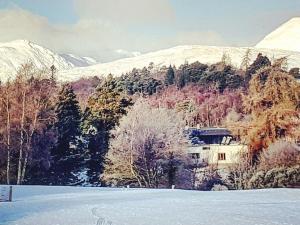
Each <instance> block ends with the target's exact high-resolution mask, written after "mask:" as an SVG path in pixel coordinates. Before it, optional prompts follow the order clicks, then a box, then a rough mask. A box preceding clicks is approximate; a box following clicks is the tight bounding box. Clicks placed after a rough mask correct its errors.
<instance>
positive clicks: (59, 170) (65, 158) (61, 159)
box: [51, 84, 83, 184]
mask: <svg viewBox="0 0 300 225" xmlns="http://www.w3.org/2000/svg"><path fill="white" fill-rule="evenodd" d="M55 113H56V117H57V121H56V123H55V125H54V126H55V128H56V131H57V144H56V147H55V148H54V149H53V151H52V159H53V160H54V162H53V166H52V168H51V172H52V175H54V177H53V180H52V184H76V183H77V182H78V180H77V177H76V173H78V172H79V171H80V165H81V162H82V160H83V158H82V157H83V154H82V153H81V151H80V147H79V143H78V140H79V138H78V137H80V135H81V130H80V122H81V112H80V107H79V103H78V101H77V99H76V95H75V93H74V91H73V89H72V87H71V86H70V85H68V84H67V85H64V86H63V87H62V89H61V91H60V92H59V96H58V100H57V103H56V107H55Z"/></svg>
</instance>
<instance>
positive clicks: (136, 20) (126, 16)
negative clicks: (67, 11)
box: [74, 0, 175, 24]
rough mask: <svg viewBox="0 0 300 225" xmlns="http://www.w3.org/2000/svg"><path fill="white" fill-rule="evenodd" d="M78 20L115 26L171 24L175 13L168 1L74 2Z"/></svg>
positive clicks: (115, 0)
mask: <svg viewBox="0 0 300 225" xmlns="http://www.w3.org/2000/svg"><path fill="white" fill-rule="evenodd" d="M74 3H75V10H76V12H77V13H78V15H79V16H80V18H87V19H93V20H101V21H109V22H112V23H116V24H124V23H125V24H141V23H142V24H145V23H151V24H153V23H165V22H172V21H173V20H174V18H175V12H174V9H173V7H172V4H171V2H170V0H126V1H125V0H109V1H107V0H74Z"/></svg>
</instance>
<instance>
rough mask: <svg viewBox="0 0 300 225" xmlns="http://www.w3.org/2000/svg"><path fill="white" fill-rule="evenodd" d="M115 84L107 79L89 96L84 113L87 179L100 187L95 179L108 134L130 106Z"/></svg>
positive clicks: (113, 80) (114, 81)
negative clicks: (86, 143)
mask: <svg viewBox="0 0 300 225" xmlns="http://www.w3.org/2000/svg"><path fill="white" fill-rule="evenodd" d="M117 85H118V82H117V79H114V78H112V76H109V77H108V78H107V80H106V81H104V82H103V83H102V84H101V85H100V86H99V87H98V88H97V90H96V92H95V93H94V95H92V96H91V97H90V99H89V102H88V107H87V109H86V111H85V113H84V121H83V124H82V127H83V130H84V133H85V139H86V140H87V142H88V154H89V160H88V165H87V167H88V177H89V179H90V180H89V182H90V183H92V184H94V185H99V184H100V180H99V176H100V174H101V172H102V170H103V164H104V157H105V155H106V153H107V151H108V146H109V137H110V131H111V130H112V129H113V128H114V127H115V126H116V125H117V124H118V122H119V119H120V118H121V117H122V116H123V115H125V114H126V108H127V107H128V106H130V105H132V102H131V100H130V99H128V98H126V97H124V96H123V95H122V94H121V92H120V91H118V86H117Z"/></svg>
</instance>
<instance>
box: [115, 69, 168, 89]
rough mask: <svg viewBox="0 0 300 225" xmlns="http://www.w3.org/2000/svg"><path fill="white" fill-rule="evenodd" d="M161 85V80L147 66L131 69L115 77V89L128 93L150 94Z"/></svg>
mask: <svg viewBox="0 0 300 225" xmlns="http://www.w3.org/2000/svg"><path fill="white" fill-rule="evenodd" d="M161 87H162V82H161V81H160V80H157V79H155V78H154V77H152V75H151V74H150V71H149V70H148V69H147V68H144V69H142V70H137V69H133V70H132V72H131V73H128V74H125V75H123V76H121V77H120V78H116V89H117V90H119V91H123V92H125V93H126V94H128V95H134V94H135V93H140V94H142V95H152V94H154V93H156V92H157V91H158V90H159V89H160V88H161Z"/></svg>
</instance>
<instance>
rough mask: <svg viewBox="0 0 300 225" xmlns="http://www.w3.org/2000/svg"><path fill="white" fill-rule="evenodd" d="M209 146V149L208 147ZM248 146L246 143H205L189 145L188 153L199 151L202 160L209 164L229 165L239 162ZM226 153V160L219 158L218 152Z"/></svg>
mask: <svg viewBox="0 0 300 225" xmlns="http://www.w3.org/2000/svg"><path fill="white" fill-rule="evenodd" d="M207 148H209V149H207ZM247 151H248V148H247V146H246V145H239V144H235V145H218V144H215V145H203V146H191V147H188V153H189V154H193V153H198V154H199V156H200V158H199V159H200V161H204V162H207V163H208V164H210V165H211V164H217V165H229V164H235V163H238V162H239V159H240V157H241V154H242V153H246V152H247ZM219 153H225V157H226V160H218V154H219Z"/></svg>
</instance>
